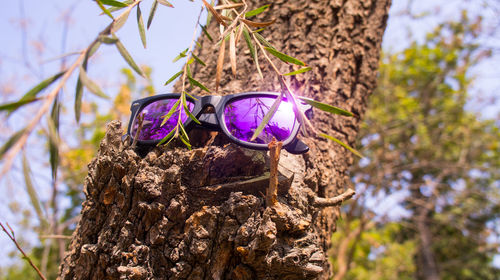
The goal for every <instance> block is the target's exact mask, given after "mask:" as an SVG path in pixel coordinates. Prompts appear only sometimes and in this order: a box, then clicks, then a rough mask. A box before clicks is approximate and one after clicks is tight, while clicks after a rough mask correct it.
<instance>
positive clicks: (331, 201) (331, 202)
mask: <svg viewBox="0 0 500 280" xmlns="http://www.w3.org/2000/svg"><path fill="white" fill-rule="evenodd" d="M355 194H356V192H355V191H354V190H353V189H348V190H347V191H345V192H344V193H342V194H341V195H338V196H336V197H332V198H324V197H315V198H314V202H313V206H314V207H318V208H323V207H331V206H339V205H341V204H342V203H343V202H344V201H346V200H348V199H350V198H351V197H353V196H354V195H355Z"/></svg>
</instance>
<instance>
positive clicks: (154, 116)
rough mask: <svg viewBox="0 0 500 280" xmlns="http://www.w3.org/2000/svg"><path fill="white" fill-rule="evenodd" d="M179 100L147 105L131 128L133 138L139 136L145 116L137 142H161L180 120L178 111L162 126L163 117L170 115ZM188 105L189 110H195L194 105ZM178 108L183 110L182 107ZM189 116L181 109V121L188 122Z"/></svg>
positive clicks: (161, 101)
mask: <svg viewBox="0 0 500 280" xmlns="http://www.w3.org/2000/svg"><path fill="white" fill-rule="evenodd" d="M175 102H177V99H162V100H158V101H155V102H153V103H150V104H148V105H146V107H144V108H143V109H142V110H141V111H140V112H139V113H138V114H137V116H136V117H135V119H134V122H133V123H132V126H131V132H130V134H131V136H132V138H135V136H136V134H137V129H138V128H139V119H138V117H139V116H140V115H143V116H144V121H143V124H142V128H141V131H140V132H139V135H138V138H137V140H142V141H145V140H161V139H163V138H164V137H165V136H167V134H168V133H169V132H170V131H172V129H174V128H175V125H176V124H177V120H178V118H179V111H176V112H175V113H173V114H172V116H171V117H170V118H169V119H168V120H167V122H166V123H165V124H164V125H163V126H162V125H161V123H162V122H163V117H164V116H165V115H167V114H168V112H169V111H170V109H172V107H173V106H174V104H175ZM187 105H188V108H189V110H193V107H194V104H193V103H191V102H189V101H187ZM178 108H181V107H180V105H179V107H178ZM187 118H188V116H187V115H186V113H185V112H184V109H182V108H181V120H182V122H183V123H184V122H185V121H186V120H187Z"/></svg>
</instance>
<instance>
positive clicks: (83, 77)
mask: <svg viewBox="0 0 500 280" xmlns="http://www.w3.org/2000/svg"><path fill="white" fill-rule="evenodd" d="M79 77H80V81H82V84H83V85H84V86H85V87H86V88H87V89H88V90H89V91H90V92H92V93H93V94H95V95H97V96H99V97H102V98H106V99H109V97H108V96H107V95H106V94H105V93H104V92H103V91H102V90H101V88H99V86H98V85H97V84H96V83H95V82H94V81H92V80H91V79H90V78H89V76H87V72H85V69H83V67H82V66H81V65H80V76H79Z"/></svg>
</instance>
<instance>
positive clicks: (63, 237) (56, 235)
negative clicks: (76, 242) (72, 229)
mask: <svg viewBox="0 0 500 280" xmlns="http://www.w3.org/2000/svg"><path fill="white" fill-rule="evenodd" d="M40 238H43V239H71V236H70V235H62V234H47V235H40Z"/></svg>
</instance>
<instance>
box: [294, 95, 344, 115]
mask: <svg viewBox="0 0 500 280" xmlns="http://www.w3.org/2000/svg"><path fill="white" fill-rule="evenodd" d="M299 99H300V100H302V101H304V102H305V103H307V104H309V105H311V106H313V107H315V108H318V109H320V110H321V111H325V112H328V113H332V114H337V115H342V116H348V117H352V116H353V114H352V113H351V112H349V111H346V110H344V109H341V108H338V107H335V106H331V105H328V104H325V103H321V102H318V101H316V100H313V99H310V98H306V97H299Z"/></svg>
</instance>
